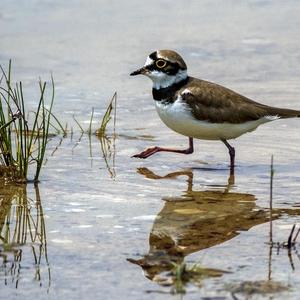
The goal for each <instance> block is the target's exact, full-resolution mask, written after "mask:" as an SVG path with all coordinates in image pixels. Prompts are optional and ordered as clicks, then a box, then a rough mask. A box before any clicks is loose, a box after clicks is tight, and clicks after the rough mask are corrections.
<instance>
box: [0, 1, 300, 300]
mask: <svg viewBox="0 0 300 300" xmlns="http://www.w3.org/2000/svg"><path fill="white" fill-rule="evenodd" d="M3 7H5V9H4V10H3V11H1V13H0V38H1V44H0V50H1V51H0V62H1V64H2V65H6V64H7V61H8V59H9V58H12V60H13V70H14V72H15V76H16V79H18V80H22V81H23V82H24V86H25V87H24V89H25V90H26V91H27V93H26V95H25V96H26V99H28V105H29V107H33V106H34V104H35V97H34V96H35V95H36V92H35V89H36V81H37V79H38V77H39V76H41V77H42V78H44V79H47V80H48V79H49V77H50V71H52V72H53V75H54V79H55V82H56V103H55V109H54V110H55V113H56V115H57V116H58V117H59V118H60V119H61V120H63V122H68V124H69V128H70V126H72V127H73V130H74V135H73V136H71V135H69V136H68V137H66V138H64V139H63V140H62V143H61V145H60V146H59V147H58V149H57V150H56V151H55V153H54V154H53V155H51V153H52V151H53V150H54V149H55V148H56V146H57V145H58V144H59V142H60V137H56V138H53V139H52V140H51V143H50V146H49V151H48V160H47V163H46V165H45V167H44V169H43V171H42V175H41V183H40V184H39V187H38V189H35V188H34V187H33V186H32V185H28V187H27V190H26V189H25V188H24V187H20V186H19V187H13V186H5V187H1V188H0V195H1V198H0V206H1V213H0V226H1V230H2V231H1V243H0V282H1V286H2V288H1V296H2V297H3V299H14V298H22V299H32V298H33V297H35V298H38V299H80V298H84V299H90V298H92V297H93V298H98V299H126V298H128V299H153V298H155V299H166V298H167V299H168V298H180V296H174V295H171V294H170V290H171V289H172V287H170V286H164V285H162V282H164V280H165V279H167V280H168V279H170V276H169V275H168V272H169V271H170V262H176V263H181V262H183V261H185V262H186V263H188V264H193V263H200V264H201V265H202V266H204V267H205V268H214V269H218V270H223V271H228V272H230V273H224V274H222V275H221V276H220V277H211V278H207V279H205V280H202V281H201V284H197V285H196V284H193V283H191V284H187V286H186V287H185V289H186V294H185V295H184V296H183V298H184V299H199V298H200V297H217V296H218V297H223V298H225V299H227V298H228V299H230V298H232V293H234V294H235V295H236V296H237V297H242V298H243V297H246V296H245V293H244V295H242V293H241V292H240V291H241V290H242V291H243V288H242V287H244V285H243V283H244V282H247V281H251V282H253V285H255V286H259V284H258V282H262V285H263V286H264V284H263V283H264V282H265V281H269V280H270V281H271V282H273V281H274V282H275V283H279V284H281V285H282V286H284V287H287V290H285V289H283V291H279V292H276V289H273V291H274V292H276V293H274V294H273V295H272V297H273V299H282V298H283V297H287V298H290V299H297V296H298V293H299V283H300V280H299V278H300V277H299V268H300V261H299V258H298V257H297V253H296V252H295V251H294V250H293V251H291V253H290V256H289V253H288V251H287V249H284V248H280V249H277V248H276V247H275V246H274V247H273V248H272V247H271V249H270V245H269V244H268V242H269V239H270V236H269V232H270V224H269V211H268V208H269V192H270V189H269V184H270V158H271V155H272V154H273V155H274V157H275V178H274V191H273V207H274V210H273V218H274V221H273V241H274V242H277V241H278V242H284V241H286V240H287V238H288V236H289V233H290V230H291V227H292V225H293V224H294V223H300V222H299V215H300V210H299V205H300V196H299V191H300V173H299V168H300V161H299V154H300V151H299V143H300V140H299V127H300V124H299V121H298V120H280V121H276V122H274V123H272V124H266V125H264V126H262V127H260V128H259V129H258V130H257V131H256V132H255V133H251V134H248V135H245V136H243V137H241V138H239V139H238V140H237V141H234V142H233V145H234V146H235V147H236V150H237V168H236V175H235V178H234V182H233V178H230V177H229V174H228V173H229V170H228V166H227V160H228V156H227V151H226V149H225V147H224V146H223V145H222V144H221V143H218V142H210V141H197V142H196V152H195V153H194V154H192V155H189V156H179V155H178V154H177V155H176V154H165V153H162V154H157V155H155V156H153V157H151V158H149V159H147V160H143V161H141V160H138V159H132V158H130V157H131V155H133V154H135V153H136V152H138V151H141V150H142V149H144V148H146V147H149V146H153V145H167V146H175V147H185V146H186V145H187V139H186V138H184V137H181V136H179V135H176V134H174V133H172V132H171V131H170V130H169V129H167V128H166V127H165V126H164V125H163V124H162V123H161V122H160V121H159V119H158V116H157V115H156V112H155V111H154V106H153V100H152V98H151V84H150V82H149V80H148V79H146V78H130V77H129V76H128V74H129V73H130V72H131V71H133V70H135V69H136V68H137V67H140V66H141V65H142V64H143V63H144V60H145V58H146V55H147V54H148V53H150V52H151V51H152V50H154V49H157V48H171V49H175V50H177V51H178V52H180V53H181V54H182V55H183V56H184V58H185V59H186V62H187V64H188V66H189V70H190V73H191V74H193V75H195V76H199V77H201V78H203V79H207V80H211V81H215V82H218V83H221V84H224V85H226V86H228V87H230V88H232V89H234V90H237V91H239V92H240V93H243V94H245V95H247V96H249V97H251V98H253V99H255V100H259V101H261V102H264V103H266V104H271V105H276V106H284V107H291V108H292V107H294V108H298V109H300V104H299V101H298V99H299V96H300V90H299V84H298V82H299V77H300V71H299V70H300V69H299V68H298V67H297V66H298V65H299V63H300V56H299V51H298V50H299V40H298V39H296V37H297V36H299V30H300V29H299V28H300V26H299V25H300V24H299V23H300V21H299V18H298V16H299V12H300V4H299V3H298V1H292V0H291V1H285V2H284V3H283V2H282V1H267V0H264V1H259V0H252V1H250V0H249V1H243V2H239V3H237V2H236V1H226V4H225V2H221V1H189V2H186V1H185V2H184V1H147V2H144V3H143V5H141V2H138V1H127V2H121V1H89V4H87V3H86V2H85V1H79V0H78V1H71V2H64V3H62V1H46V0H45V1H38V0H35V1H34V0H31V1H18V2H17V1H15V2H13V1H6V0H5V1H3ZM114 91H117V92H118V112H117V128H116V138H115V141H113V139H112V137H111V138H110V150H108V157H107V161H106V162H105V159H104V158H103V151H102V150H103V144H102V147H101V143H100V141H99V140H98V139H97V138H96V137H95V136H92V137H91V139H90V138H89V137H88V136H87V135H83V136H82V137H81V138H80V132H79V128H78V127H76V124H75V123H74V121H73V117H72V116H73V114H75V115H76V117H77V119H78V120H79V121H80V122H81V124H82V125H83V126H85V128H87V127H88V120H89V117H90V113H91V109H92V107H95V111H96V117H98V118H100V117H101V116H102V115H103V113H104V111H105V107H106V105H107V103H108V101H109V98H110V97H111V96H112V94H113V92H114ZM94 126H95V129H96V127H97V124H94ZM109 135H110V136H112V129H111V128H110V130H109ZM114 143H115V144H114ZM18 225H19V227H18ZM299 247H300V245H298V249H299ZM291 259H292V263H291ZM245 290H246V288H244V292H245ZM265 290H266V289H265ZM265 290H264V289H263V288H261V289H260V290H258V291H257V290H256V292H255V294H254V295H251V297H253V298H254V299H259V298H262V299H264V298H266V299H268V298H269V297H270V294H269V293H266V294H264V291H265ZM247 291H249V287H248V289H247ZM252 292H253V291H252ZM223 298H221V299H223Z"/></svg>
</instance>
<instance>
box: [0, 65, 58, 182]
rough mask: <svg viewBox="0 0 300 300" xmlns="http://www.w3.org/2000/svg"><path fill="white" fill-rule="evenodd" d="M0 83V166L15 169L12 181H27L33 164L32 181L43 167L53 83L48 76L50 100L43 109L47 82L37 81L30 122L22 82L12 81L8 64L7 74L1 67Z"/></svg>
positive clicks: (52, 100)
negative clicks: (36, 95) (34, 105)
mask: <svg viewBox="0 0 300 300" xmlns="http://www.w3.org/2000/svg"><path fill="white" fill-rule="evenodd" d="M1 71H2V80H1V82H0V164H1V165H2V166H5V167H13V168H15V174H16V177H17V178H15V181H22V182H26V181H27V180H28V169H29V165H30V164H35V175H34V181H35V182H37V181H38V178H39V175H40V171H41V168H42V164H43V160H44V156H45V151H46V146H47V143H48V141H49V128H50V122H51V116H52V106H53V102H54V82H53V78H52V77H51V85H52V87H51V93H52V95H51V100H50V103H49V104H48V108H47V107H46V106H47V104H46V101H45V93H46V82H42V81H41V80H40V81H39V100H38V104H37V107H36V109H35V111H34V112H33V113H32V114H30V115H32V116H33V118H32V121H31V123H29V120H28V115H29V113H28V112H27V111H26V108H25V99H24V93H23V86H22V82H19V83H16V84H13V83H12V81H11V62H9V66H8V71H7V72H6V71H5V70H4V69H3V68H2V67H1Z"/></svg>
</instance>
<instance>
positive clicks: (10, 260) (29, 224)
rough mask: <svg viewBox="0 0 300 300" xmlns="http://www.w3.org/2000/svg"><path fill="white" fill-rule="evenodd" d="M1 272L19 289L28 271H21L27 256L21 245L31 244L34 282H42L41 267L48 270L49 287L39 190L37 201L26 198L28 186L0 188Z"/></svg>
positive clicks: (48, 274) (37, 191) (48, 275)
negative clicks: (21, 280)
mask: <svg viewBox="0 0 300 300" xmlns="http://www.w3.org/2000/svg"><path fill="white" fill-rule="evenodd" d="M0 193H1V195H2V199H1V200H2V201H1V202H0V258H1V257H2V265H1V264H0V273H4V274H5V275H4V280H5V281H7V279H8V277H11V281H12V282H14V283H15V285H16V288H17V287H18V284H19V279H20V277H22V275H23V272H25V270H26V269H21V261H22V259H23V256H24V249H23V247H22V246H24V245H28V244H30V245H31V249H32V255H33V263H34V266H35V274H34V279H35V280H36V281H38V282H40V283H42V274H41V266H43V264H45V265H46V268H47V277H48V279H47V281H48V284H47V286H48V287H49V286H50V278H51V276H50V267H49V263H48V256H47V243H46V229H45V222H44V216H43V209H42V205H41V200H40V194H39V190H38V187H37V186H36V187H35V199H34V200H31V199H29V198H28V197H27V191H26V186H25V185H20V186H0Z"/></svg>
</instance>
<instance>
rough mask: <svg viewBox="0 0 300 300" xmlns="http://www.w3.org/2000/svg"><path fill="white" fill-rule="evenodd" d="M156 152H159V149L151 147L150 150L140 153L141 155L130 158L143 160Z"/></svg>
mask: <svg viewBox="0 0 300 300" xmlns="http://www.w3.org/2000/svg"><path fill="white" fill-rule="evenodd" d="M158 151H160V148H159V147H152V148H148V149H146V150H144V151H142V152H141V153H138V154H135V155H133V156H132V157H137V158H142V159H145V158H147V157H149V156H151V155H153V154H154V153H156V152H158Z"/></svg>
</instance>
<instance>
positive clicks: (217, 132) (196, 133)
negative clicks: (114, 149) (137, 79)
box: [130, 50, 300, 173]
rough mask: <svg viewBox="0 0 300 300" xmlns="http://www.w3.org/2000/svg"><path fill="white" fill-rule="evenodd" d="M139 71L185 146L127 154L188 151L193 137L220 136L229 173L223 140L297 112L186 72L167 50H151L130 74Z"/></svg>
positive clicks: (144, 155) (141, 155)
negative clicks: (183, 137) (149, 81)
mask: <svg viewBox="0 0 300 300" xmlns="http://www.w3.org/2000/svg"><path fill="white" fill-rule="evenodd" d="M139 74H142V75H146V76H147V77H149V78H150V79H151V80H152V81H153V88H152V94H153V98H154V100H155V106H156V110H157V112H158V115H159V116H160V118H161V120H162V121H163V122H164V123H165V124H166V125H167V126H168V127H169V128H171V129H172V130H174V131H176V132H177V133H180V134H182V135H185V136H187V137H189V147H188V148H187V149H170V148H162V147H153V148H148V149H146V150H144V151H143V152H141V153H138V154H136V155H134V156H133V157H138V158H147V157H149V156H151V155H153V154H154V153H156V152H160V151H166V152H175V153H182V154H190V153H193V151H194V147H193V138H196V139H204V140H220V141H222V142H223V143H224V144H225V145H226V147H227V148H228V150H229V155H230V170H231V172H232V173H233V171H234V158H235V149H234V148H233V147H232V146H231V145H230V144H229V143H228V140H230V139H235V138H237V137H239V136H241V135H242V134H244V133H247V132H251V131H253V130H255V129H256V128H257V127H258V126H259V125H261V124H264V123H267V122H271V121H274V120H277V119H280V118H294V117H300V111H298V110H292V109H285V108H276V107H272V106H268V105H264V104H261V103H258V102H255V101H253V100H250V99H248V98H246V97H245V96H242V95H240V94H238V93H236V92H234V91H232V90H230V89H228V88H226V87H223V86H221V85H218V84H215V83H212V82H208V81H205V80H201V79H198V78H194V77H190V76H188V74H187V66H186V64H185V62H184V60H183V59H182V57H181V56H180V55H179V54H178V53H176V52H175V51H172V50H158V51H155V52H153V53H151V54H150V55H149V56H148V57H147V60H146V63H145V65H144V66H143V67H142V68H140V69H138V70H137V71H134V72H132V73H131V74H130V75H131V76H134V75H139Z"/></svg>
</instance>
